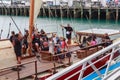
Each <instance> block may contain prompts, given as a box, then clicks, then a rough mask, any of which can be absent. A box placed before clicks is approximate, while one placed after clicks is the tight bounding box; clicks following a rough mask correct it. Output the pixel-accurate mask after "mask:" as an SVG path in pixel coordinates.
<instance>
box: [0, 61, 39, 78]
mask: <svg viewBox="0 0 120 80" xmlns="http://www.w3.org/2000/svg"><path fill="white" fill-rule="evenodd" d="M30 63H35V78H37V60H33V61H28V62H24V63H21V64H16V65H13V66H10V67H7V68H3V69H0V70H1V71H0V72H3V71H5V69H9V68H13V67H17V68H18V67H19V66H21V65H26V64H30ZM17 77H18V80H20V71H19V70H17Z"/></svg>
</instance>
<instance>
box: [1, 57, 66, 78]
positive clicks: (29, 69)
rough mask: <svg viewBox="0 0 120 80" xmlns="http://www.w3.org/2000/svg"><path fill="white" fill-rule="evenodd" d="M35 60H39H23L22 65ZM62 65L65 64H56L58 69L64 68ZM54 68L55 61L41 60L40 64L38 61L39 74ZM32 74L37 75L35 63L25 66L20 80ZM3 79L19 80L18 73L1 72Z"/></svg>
mask: <svg viewBox="0 0 120 80" xmlns="http://www.w3.org/2000/svg"><path fill="white" fill-rule="evenodd" d="M33 60H37V59H36V57H33V58H28V59H25V60H22V63H24V62H27V61H33ZM66 61H67V60H66ZM62 65H63V64H58V63H56V67H59V66H62ZM52 68H54V65H53V61H44V60H41V62H39V61H38V60H37V72H38V73H41V72H44V71H47V70H49V69H52ZM32 74H35V63H29V64H26V65H24V67H23V68H22V70H21V71H20V78H25V77H28V76H31V75H32ZM3 77H5V78H6V80H7V79H10V80H17V79H18V76H17V71H13V70H11V69H8V70H6V71H2V72H0V80H1V79H2V78H3Z"/></svg>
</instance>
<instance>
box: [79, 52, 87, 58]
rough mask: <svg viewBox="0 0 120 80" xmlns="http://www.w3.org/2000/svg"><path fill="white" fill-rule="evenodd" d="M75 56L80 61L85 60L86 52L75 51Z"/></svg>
mask: <svg viewBox="0 0 120 80" xmlns="http://www.w3.org/2000/svg"><path fill="white" fill-rule="evenodd" d="M77 56H78V58H80V59H82V58H85V57H86V56H87V55H86V50H77Z"/></svg>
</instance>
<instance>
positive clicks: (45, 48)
mask: <svg viewBox="0 0 120 80" xmlns="http://www.w3.org/2000/svg"><path fill="white" fill-rule="evenodd" d="M42 50H43V51H49V45H48V41H47V40H46V38H43V48H42Z"/></svg>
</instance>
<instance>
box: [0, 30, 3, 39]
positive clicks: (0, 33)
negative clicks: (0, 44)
mask: <svg viewBox="0 0 120 80" xmlns="http://www.w3.org/2000/svg"><path fill="white" fill-rule="evenodd" d="M2 32H3V29H1V32H0V39H1V36H2Z"/></svg>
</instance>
